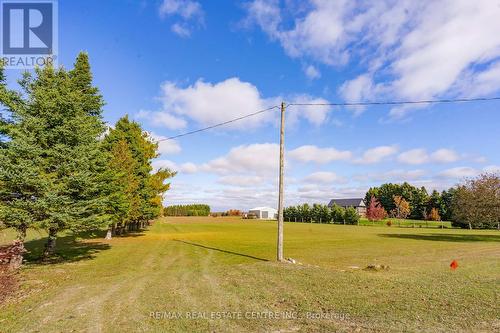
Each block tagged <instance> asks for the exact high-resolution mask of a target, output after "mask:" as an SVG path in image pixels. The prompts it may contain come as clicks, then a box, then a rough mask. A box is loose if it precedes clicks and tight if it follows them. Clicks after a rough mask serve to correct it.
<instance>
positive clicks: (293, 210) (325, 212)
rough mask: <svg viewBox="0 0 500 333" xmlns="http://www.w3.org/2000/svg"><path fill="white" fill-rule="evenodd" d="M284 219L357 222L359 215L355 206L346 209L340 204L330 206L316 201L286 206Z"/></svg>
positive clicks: (313, 221)
mask: <svg viewBox="0 0 500 333" xmlns="http://www.w3.org/2000/svg"><path fill="white" fill-rule="evenodd" d="M283 219H284V220H285V221H288V222H311V223H344V224H357V223H358V222H359V215H358V212H357V211H356V209H355V208H353V207H348V208H346V209H344V208H342V207H340V206H338V205H333V206H332V207H328V206H327V205H323V204H317V203H315V204H313V205H312V206H310V205H309V204H307V203H305V204H302V205H297V206H290V207H286V208H285V209H284V210H283Z"/></svg>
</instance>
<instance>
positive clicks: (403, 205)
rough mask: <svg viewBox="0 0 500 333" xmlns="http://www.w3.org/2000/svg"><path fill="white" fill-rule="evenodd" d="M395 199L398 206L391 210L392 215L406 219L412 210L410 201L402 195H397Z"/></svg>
mask: <svg viewBox="0 0 500 333" xmlns="http://www.w3.org/2000/svg"><path fill="white" fill-rule="evenodd" d="M393 200H394V205H395V206H396V208H394V209H393V210H392V211H391V214H392V216H394V217H395V218H398V219H406V218H407V217H408V215H410V212H411V207H410V204H409V203H408V201H406V200H405V199H404V198H403V197H402V196H400V195H395V196H394V197H393Z"/></svg>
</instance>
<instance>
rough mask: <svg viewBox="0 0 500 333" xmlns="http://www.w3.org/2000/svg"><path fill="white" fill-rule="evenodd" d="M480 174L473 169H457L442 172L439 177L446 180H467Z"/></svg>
mask: <svg viewBox="0 0 500 333" xmlns="http://www.w3.org/2000/svg"><path fill="white" fill-rule="evenodd" d="M477 174H478V171H477V170H476V169H474V168H471V167H456V168H451V169H447V170H444V171H442V172H441V173H439V176H441V177H444V178H457V179H459V178H466V177H474V176H476V175H477Z"/></svg>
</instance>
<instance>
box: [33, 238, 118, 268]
mask: <svg viewBox="0 0 500 333" xmlns="http://www.w3.org/2000/svg"><path fill="white" fill-rule="evenodd" d="M89 239H91V238H89ZM46 242H47V238H40V239H36V240H32V241H28V242H25V243H24V246H25V247H26V250H27V251H28V252H27V253H26V254H25V255H24V259H25V260H26V263H27V264H28V265H30V264H53V263H61V262H75V261H80V260H87V259H93V258H94V257H95V255H96V254H97V253H99V252H101V251H103V250H109V249H110V248H111V246H110V245H109V244H107V243H102V242H98V241H94V240H92V241H85V240H81V237H79V236H77V235H75V234H71V235H67V236H62V237H58V238H57V245H56V252H55V254H54V256H52V257H51V258H49V259H48V260H44V261H42V260H41V257H42V254H43V250H44V247H45V243H46Z"/></svg>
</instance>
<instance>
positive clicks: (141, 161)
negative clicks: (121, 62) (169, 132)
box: [104, 116, 175, 231]
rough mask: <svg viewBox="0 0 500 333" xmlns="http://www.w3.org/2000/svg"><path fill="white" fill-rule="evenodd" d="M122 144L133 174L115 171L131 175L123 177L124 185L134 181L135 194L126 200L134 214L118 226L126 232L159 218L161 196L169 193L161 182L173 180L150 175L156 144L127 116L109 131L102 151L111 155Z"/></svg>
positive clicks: (163, 172)
mask: <svg viewBox="0 0 500 333" xmlns="http://www.w3.org/2000/svg"><path fill="white" fill-rule="evenodd" d="M123 142H125V143H126V145H127V147H128V149H129V150H130V153H131V156H132V158H133V160H134V163H133V170H132V169H130V167H129V166H125V165H123V164H122V165H121V166H120V165H116V166H115V167H116V170H115V171H116V172H117V173H118V174H120V173H125V174H128V173H130V172H133V175H128V176H127V177H128V180H127V181H132V180H134V181H137V190H136V191H135V192H134V195H133V196H128V200H129V205H132V204H133V206H131V207H133V208H134V210H133V212H130V214H129V215H128V217H127V218H126V219H125V220H124V222H123V223H122V224H121V225H126V226H127V228H128V229H129V230H136V229H138V228H140V227H142V226H144V224H145V223H146V222H147V221H149V220H152V219H154V218H156V217H158V216H160V214H161V213H162V208H163V205H162V201H163V193H164V192H165V191H167V190H168V189H169V184H166V183H165V181H166V180H167V179H168V178H171V177H173V176H174V175H175V172H172V171H171V170H169V169H160V170H158V171H157V172H156V173H152V171H153V167H152V165H151V162H152V160H153V159H154V158H156V157H157V156H158V154H157V150H158V144H157V143H155V142H153V140H152V139H151V138H150V136H149V135H148V134H147V133H146V132H144V131H143V130H142V128H141V126H140V125H139V124H138V123H136V122H134V121H130V120H129V118H128V116H125V117H123V118H121V119H119V120H118V122H117V123H116V125H115V128H113V129H111V130H110V132H109V134H108V135H107V136H106V138H105V139H104V145H105V147H106V149H107V150H108V151H111V152H113V151H116V149H117V147H119V146H120V145H123ZM118 179H119V178H118ZM137 196H138V197H137ZM136 200H138V204H137V203H136ZM136 209H137V211H136ZM119 231H121V228H119Z"/></svg>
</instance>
